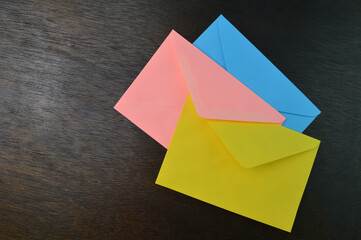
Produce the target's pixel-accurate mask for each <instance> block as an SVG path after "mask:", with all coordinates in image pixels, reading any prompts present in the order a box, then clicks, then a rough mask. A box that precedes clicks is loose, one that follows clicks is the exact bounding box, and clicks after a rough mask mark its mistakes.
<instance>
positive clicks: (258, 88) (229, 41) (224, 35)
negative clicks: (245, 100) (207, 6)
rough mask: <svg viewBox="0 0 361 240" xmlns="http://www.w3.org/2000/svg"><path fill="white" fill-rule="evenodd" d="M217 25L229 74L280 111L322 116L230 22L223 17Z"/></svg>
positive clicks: (218, 20)
mask: <svg viewBox="0 0 361 240" xmlns="http://www.w3.org/2000/svg"><path fill="white" fill-rule="evenodd" d="M216 22H217V26H218V30H219V31H218V32H219V38H220V43H221V45H222V50H223V56H222V57H223V61H224V65H225V69H226V70H227V71H229V72H230V73H231V74H232V75H233V76H235V77H236V78H238V79H239V81H241V82H242V83H243V84H245V85H246V86H247V87H249V88H250V89H251V90H252V91H254V92H255V93H256V94H257V95H259V96H260V97H261V98H262V99H264V100H265V101H266V102H267V103H269V104H270V105H271V106H272V107H274V108H275V109H277V110H278V111H280V112H287V113H293V114H299V115H305V116H317V115H318V114H320V110H318V108H317V107H316V106H315V105H314V104H313V103H312V102H311V101H310V100H309V99H308V98H307V97H306V96H305V95H304V94H303V93H302V92H301V91H300V90H299V89H298V88H297V87H296V86H295V85H294V84H293V83H292V82H291V81H289V80H288V79H287V77H286V76H285V75H284V74H283V73H282V72H281V71H280V70H279V69H277V67H275V66H274V65H273V64H272V63H271V61H269V60H268V59H267V58H266V57H265V56H264V55H263V54H262V53H261V52H260V51H259V50H258V49H257V48H256V47H255V46H254V45H253V44H252V43H251V42H250V41H248V40H247V38H246V37H244V36H243V35H242V34H241V33H240V32H239V31H238V30H237V29H236V28H235V27H234V26H233V25H232V24H231V23H230V22H229V21H228V20H227V19H225V18H224V17H223V16H222V15H221V16H220V17H219V18H218V19H217V20H216ZM207 31H208V29H207ZM213 39H214V38H211V39H209V41H213ZM205 42H206V41H205V40H203V41H202V43H203V44H204V43H205ZM199 45H200V44H198V46H199Z"/></svg>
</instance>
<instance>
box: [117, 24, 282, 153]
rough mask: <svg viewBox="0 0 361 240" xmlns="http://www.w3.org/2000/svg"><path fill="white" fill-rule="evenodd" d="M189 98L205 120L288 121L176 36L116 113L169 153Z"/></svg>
mask: <svg viewBox="0 0 361 240" xmlns="http://www.w3.org/2000/svg"><path fill="white" fill-rule="evenodd" d="M189 93H190V94H191V96H192V99H193V101H194V104H195V107H196V110H197V113H198V114H199V115H200V116H201V117H203V118H208V119H217V120H231V121H246V122H268V123H277V124H282V123H283V121H284V120H285V118H284V117H283V116H282V115H281V114H280V113H279V112H277V111H276V110H275V109H274V108H272V107H271V106H270V105H269V104H267V103H266V102H265V101H263V100H262V99H261V98H259V97H258V96H257V95H256V94H255V93H253V92H252V91H251V90H250V89H248V88H247V87H246V86H245V85H243V84H242V83H241V82H239V81H238V80H237V79H235V78H234V77H233V76H232V75H231V74H229V73H228V72H227V71H226V70H224V69H223V68H222V67H220V66H219V65H218V64H217V63H216V62H214V61H213V60H212V59H210V58H209V57H208V56H206V55H205V54H204V53H202V52H201V51H200V50H198V49H197V48H196V47H195V46H193V45H192V44H191V43H190V42H188V41H187V40H185V39H184V38H183V37H182V36H180V35H179V34H178V33H176V32H175V31H174V30H173V31H172V32H171V33H170V34H169V35H168V37H167V38H166V39H165V40H164V42H163V43H162V44H161V46H160V47H159V49H158V50H157V51H156V53H155V54H154V55H153V57H152V58H151V59H150V60H149V62H148V63H147V65H146V66H145V67H144V69H143V70H142V71H141V72H140V74H139V75H138V77H137V78H136V79H135V80H134V82H133V83H132V84H131V85H130V87H129V88H128V90H127V91H126V92H125V93H124V95H123V96H122V97H121V99H120V100H119V101H118V103H117V104H116V105H115V107H114V108H115V109H116V110H117V111H118V112H120V113H121V114H123V115H124V116H125V117H127V118H128V119H129V120H130V121H132V122H133V123H134V124H135V125H137V126H138V127H139V128H141V129H142V130H143V131H144V132H146V133H147V134H148V135H150V136H151V137H152V138H154V139H155V140H156V141H158V142H159V143H160V144H161V145H163V146H164V147H165V148H168V146H169V143H170V141H171V138H172V136H173V133H174V130H175V128H176V125H177V123H178V119H179V116H180V114H181V112H182V109H183V105H184V103H185V101H186V98H187V95H188V94H189Z"/></svg>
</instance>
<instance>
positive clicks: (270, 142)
mask: <svg viewBox="0 0 361 240" xmlns="http://www.w3.org/2000/svg"><path fill="white" fill-rule="evenodd" d="M207 122H208V124H209V125H210V126H211V128H212V129H213V130H214V132H215V133H216V134H217V136H218V137H219V138H220V140H221V141H222V142H223V144H224V146H225V147H226V148H227V149H228V150H229V152H230V153H231V154H232V156H233V157H234V158H235V159H236V160H237V161H238V163H239V164H240V165H241V166H242V167H245V168H252V167H257V166H260V165H263V164H266V163H270V162H273V161H276V160H279V159H282V158H284V157H288V156H291V155H295V154H298V153H301V152H304V151H307V150H311V149H313V148H316V147H318V146H319V144H320V141H319V140H317V139H314V138H312V137H309V136H306V135H304V134H302V133H299V132H296V131H293V130H290V129H288V128H285V127H282V126H279V125H277V124H265V123H240V122H234V121H217V120H208V121H207Z"/></svg>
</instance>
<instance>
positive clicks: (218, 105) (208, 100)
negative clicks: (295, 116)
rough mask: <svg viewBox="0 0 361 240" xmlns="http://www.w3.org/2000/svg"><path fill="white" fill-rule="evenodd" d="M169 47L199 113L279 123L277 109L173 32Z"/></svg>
mask: <svg viewBox="0 0 361 240" xmlns="http://www.w3.org/2000/svg"><path fill="white" fill-rule="evenodd" d="M171 35H172V38H171V39H172V46H173V48H174V52H175V54H176V56H177V58H178V63H179V65H180V68H181V70H182V73H183V76H184V79H185V82H186V84H187V87H188V90H189V92H190V94H191V96H192V99H193V102H194V104H195V107H196V110H197V112H198V114H199V115H200V116H201V117H203V118H207V119H220V120H232V121H246V122H267V123H277V124H282V123H283V122H284V120H285V117H283V116H282V115H281V114H280V113H279V112H277V111H276V110H275V109H274V108H272V107H271V106H270V105H269V104H268V103H266V102H265V101H264V100H262V99H261V98H260V97H259V96H257V95H256V94H255V93H254V92H252V91H251V90H250V89H249V88H247V87H246V86H245V85H243V84H242V83H241V82H239V81H238V80H237V79H236V78H234V77H233V76H232V75H231V74H230V73H228V72H227V71H226V70H225V69H223V68H222V67H221V66H219V65H218V64H217V63H216V62H214V61H213V60H212V59H210V58H209V57H208V56H207V55H205V54H204V53H203V52H201V51H200V50H199V49H197V48H196V47H195V46H193V45H192V44H191V43H189V42H188V41H187V40H185V39H184V38H183V37H182V36H180V35H179V34H177V33H176V32H175V31H172V33H171Z"/></svg>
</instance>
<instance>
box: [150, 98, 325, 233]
mask: <svg viewBox="0 0 361 240" xmlns="http://www.w3.org/2000/svg"><path fill="white" fill-rule="evenodd" d="M319 144H320V141H319V140H317V139H314V138H311V137H308V136H306V135H304V134H301V133H298V132H296V131H293V130H290V129H288V128H285V127H282V126H280V125H277V124H272V123H247V122H236V121H224V120H209V119H205V118H201V117H200V116H199V115H198V113H197V111H196V109H195V107H194V104H193V101H192V99H191V97H190V96H188V98H187V101H186V103H185V105H184V108H183V111H182V113H181V116H180V119H179V122H178V125H177V127H176V130H175V132H174V135H173V138H172V141H171V143H170V145H169V148H168V151H167V154H166V156H165V159H164V162H163V164H162V167H161V170H160V172H159V175H158V177H157V180H156V183H157V184H159V185H162V186H164V187H167V188H170V189H173V190H175V191H178V192H181V193H183V194H186V195H188V196H191V197H194V198H197V199H199V200H202V201H204V202H207V203H210V204H213V205H215V206H218V207H221V208H223V209H226V210H229V211H231V212H234V213H237V214H240V215H243V216H245V217H248V218H251V219H254V220H256V221H259V222H262V223H265V224H268V225H271V226H274V227H276V228H280V229H282V230H285V231H288V232H290V231H291V229H292V225H293V222H294V219H295V216H296V213H297V209H298V206H299V204H300V201H301V198H302V194H303V192H304V189H305V187H306V183H307V179H308V177H309V175H310V171H311V168H312V165H313V162H314V159H315V157H316V154H317V150H318V147H319Z"/></svg>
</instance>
